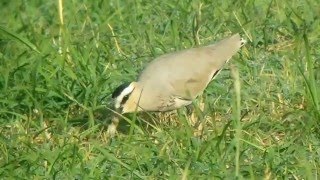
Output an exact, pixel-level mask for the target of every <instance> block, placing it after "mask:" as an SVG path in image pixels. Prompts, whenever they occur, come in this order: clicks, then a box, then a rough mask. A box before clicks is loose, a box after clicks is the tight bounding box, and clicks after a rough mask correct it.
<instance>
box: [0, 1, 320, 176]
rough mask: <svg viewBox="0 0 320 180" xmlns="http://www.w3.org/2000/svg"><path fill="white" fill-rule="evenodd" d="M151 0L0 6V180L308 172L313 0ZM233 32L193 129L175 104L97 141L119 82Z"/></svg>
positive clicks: (319, 81)
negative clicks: (229, 51)
mask: <svg viewBox="0 0 320 180" xmlns="http://www.w3.org/2000/svg"><path fill="white" fill-rule="evenodd" d="M150 2H151V1H144V0H135V1H127V2H125V1H116V0H112V1H80V0H74V1H64V2H63V4H62V6H63V12H62V14H59V6H58V1H1V2H0V8H1V11H0V15H1V17H2V18H1V20H0V71H1V74H0V132H1V133H0V177H1V179H43V178H48V179H49V178H52V177H53V178H56V179H71V178H77V179H98V178H99V179H107V178H111V177H112V178H111V179H127V178H133V179H140V178H142V179H207V178H210V179H211V178H213V179H214V178H216V179H234V178H244V179H249V178H250V179H262V178H265V179H277V178H279V179H317V178H319V175H320V90H319V89H320V62H319V57H320V45H319V38H320V35H319V34H320V26H319V24H320V20H319V15H320V11H319V9H320V6H319V3H318V1H317V0H292V1H289V0H287V1H278V0H268V1H252V0H243V1H224V0H217V1H212V2H211V1H196V0H194V1H192V0H189V1H169V0H163V1H154V2H153V3H150ZM236 32H240V33H241V34H242V35H243V37H244V38H246V39H247V40H248V41H249V42H248V44H247V45H246V46H245V47H244V48H243V49H242V50H241V52H240V53H239V54H238V55H236V56H235V57H234V58H233V59H232V61H230V63H229V64H228V65H227V66H226V68H225V69H224V71H222V72H221V73H220V74H219V76H218V77H217V78H216V79H215V81H214V82H213V83H211V84H210V85H209V87H208V88H207V90H206V92H205V93H204V95H203V96H202V97H201V98H200V99H199V100H198V101H196V102H195V104H196V105H199V104H200V105H201V101H202V102H203V103H204V109H203V111H202V113H196V117H195V118H196V119H198V120H200V121H203V122H204V123H205V126H204V129H203V134H202V136H199V137H197V136H193V131H194V129H193V127H191V125H190V124H188V122H189V119H190V118H191V116H188V115H185V114H186V113H185V110H181V111H179V113H178V114H173V115H167V114H137V116H135V115H129V116H128V122H127V121H125V120H123V122H126V123H124V125H122V127H121V129H122V130H121V131H120V133H119V135H118V136H117V137H116V138H115V139H113V140H110V139H109V138H108V137H107V136H106V129H105V127H106V125H107V124H108V123H109V121H110V117H111V115H112V113H111V112H110V110H108V109H107V107H111V106H110V102H111V97H110V94H111V92H112V90H113V89H114V88H115V87H116V86H118V85H119V84H121V83H122V82H123V81H132V80H135V78H136V76H137V75H138V73H139V71H140V70H141V69H142V68H143V67H144V66H145V65H146V64H147V63H148V62H149V61H150V60H152V59H153V58H154V57H156V56H159V55H161V54H164V53H167V52H172V51H175V50H180V49H185V48H189V47H194V46H196V45H198V44H200V45H202V44H203V45H205V44H209V43H211V42H214V41H215V40H218V39H221V38H223V37H226V36H228V35H230V34H232V33H236ZM237 72H238V73H237ZM239 84H240V88H239V86H238V85H239ZM197 112H198V111H197ZM132 120H134V122H132Z"/></svg>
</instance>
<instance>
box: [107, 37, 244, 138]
mask: <svg viewBox="0 0 320 180" xmlns="http://www.w3.org/2000/svg"><path fill="white" fill-rule="evenodd" d="M245 43H246V41H245V40H244V39H242V38H241V37H240V35H239V33H237V34H234V35H232V36H230V37H228V38H225V39H223V40H220V41H218V42H216V43H214V44H211V45H208V46H202V47H195V48H190V49H185V50H181V51H177V52H172V53H169V54H164V55H161V56H159V57H157V58H155V59H154V60H153V61H151V62H150V63H149V64H148V65H147V66H146V67H145V69H144V70H143V71H142V72H141V73H140V75H139V77H138V79H137V81H134V82H131V83H124V84H121V85H120V86H118V87H117V88H116V89H115V90H114V91H113V93H112V98H113V99H114V108H115V111H116V112H117V113H119V114H126V113H133V112H140V111H148V112H150V111H151V112H164V111H171V110H175V109H179V108H181V107H184V106H187V105H190V104H191V103H192V102H193V101H194V100H195V99H196V98H197V97H198V96H199V95H200V94H202V93H203V91H204V90H205V89H206V87H207V86H208V84H209V83H210V82H211V81H212V80H213V78H214V77H216V75H217V74H218V73H219V72H220V71H221V69H222V67H223V65H224V64H225V63H227V62H228V61H229V60H230V59H231V57H232V56H233V55H235V54H236V53H237V52H238V51H239V50H240V48H241V47H242V46H243V45H244V44H245ZM118 122H119V120H118V119H117V120H115V119H114V120H112V124H111V125H109V128H108V132H109V134H114V133H115V132H114V131H116V126H117V124H118Z"/></svg>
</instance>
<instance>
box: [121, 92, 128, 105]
mask: <svg viewBox="0 0 320 180" xmlns="http://www.w3.org/2000/svg"><path fill="white" fill-rule="evenodd" d="M128 99H129V94H128V95H125V96H124V97H123V98H122V101H121V104H124V103H126V102H127V100H128Z"/></svg>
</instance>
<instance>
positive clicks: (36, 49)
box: [0, 26, 41, 54]
mask: <svg viewBox="0 0 320 180" xmlns="http://www.w3.org/2000/svg"><path fill="white" fill-rule="evenodd" d="M0 31H1V32H2V33H4V34H6V35H8V36H9V37H11V38H12V39H14V40H17V41H19V42H21V43H22V44H24V45H26V46H28V47H29V48H30V49H32V50H34V51H35V52H37V53H39V54H40V53H41V52H40V51H39V50H38V48H37V47H36V46H35V45H34V44H32V43H31V42H30V41H29V40H27V39H25V38H23V37H21V36H20V35H18V34H17V33H15V32H12V31H11V30H9V29H7V28H5V27H3V26H0Z"/></svg>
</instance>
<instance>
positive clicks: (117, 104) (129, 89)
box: [115, 83, 134, 108]
mask: <svg viewBox="0 0 320 180" xmlns="http://www.w3.org/2000/svg"><path fill="white" fill-rule="evenodd" d="M133 89H134V85H133V84H132V83H131V84H130V85H129V86H128V87H126V88H125V89H124V90H123V91H122V92H121V94H120V95H119V96H118V97H117V98H116V102H115V108H120V106H121V101H122V99H123V97H124V96H126V95H128V94H130V93H131V92H132V91H133Z"/></svg>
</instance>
